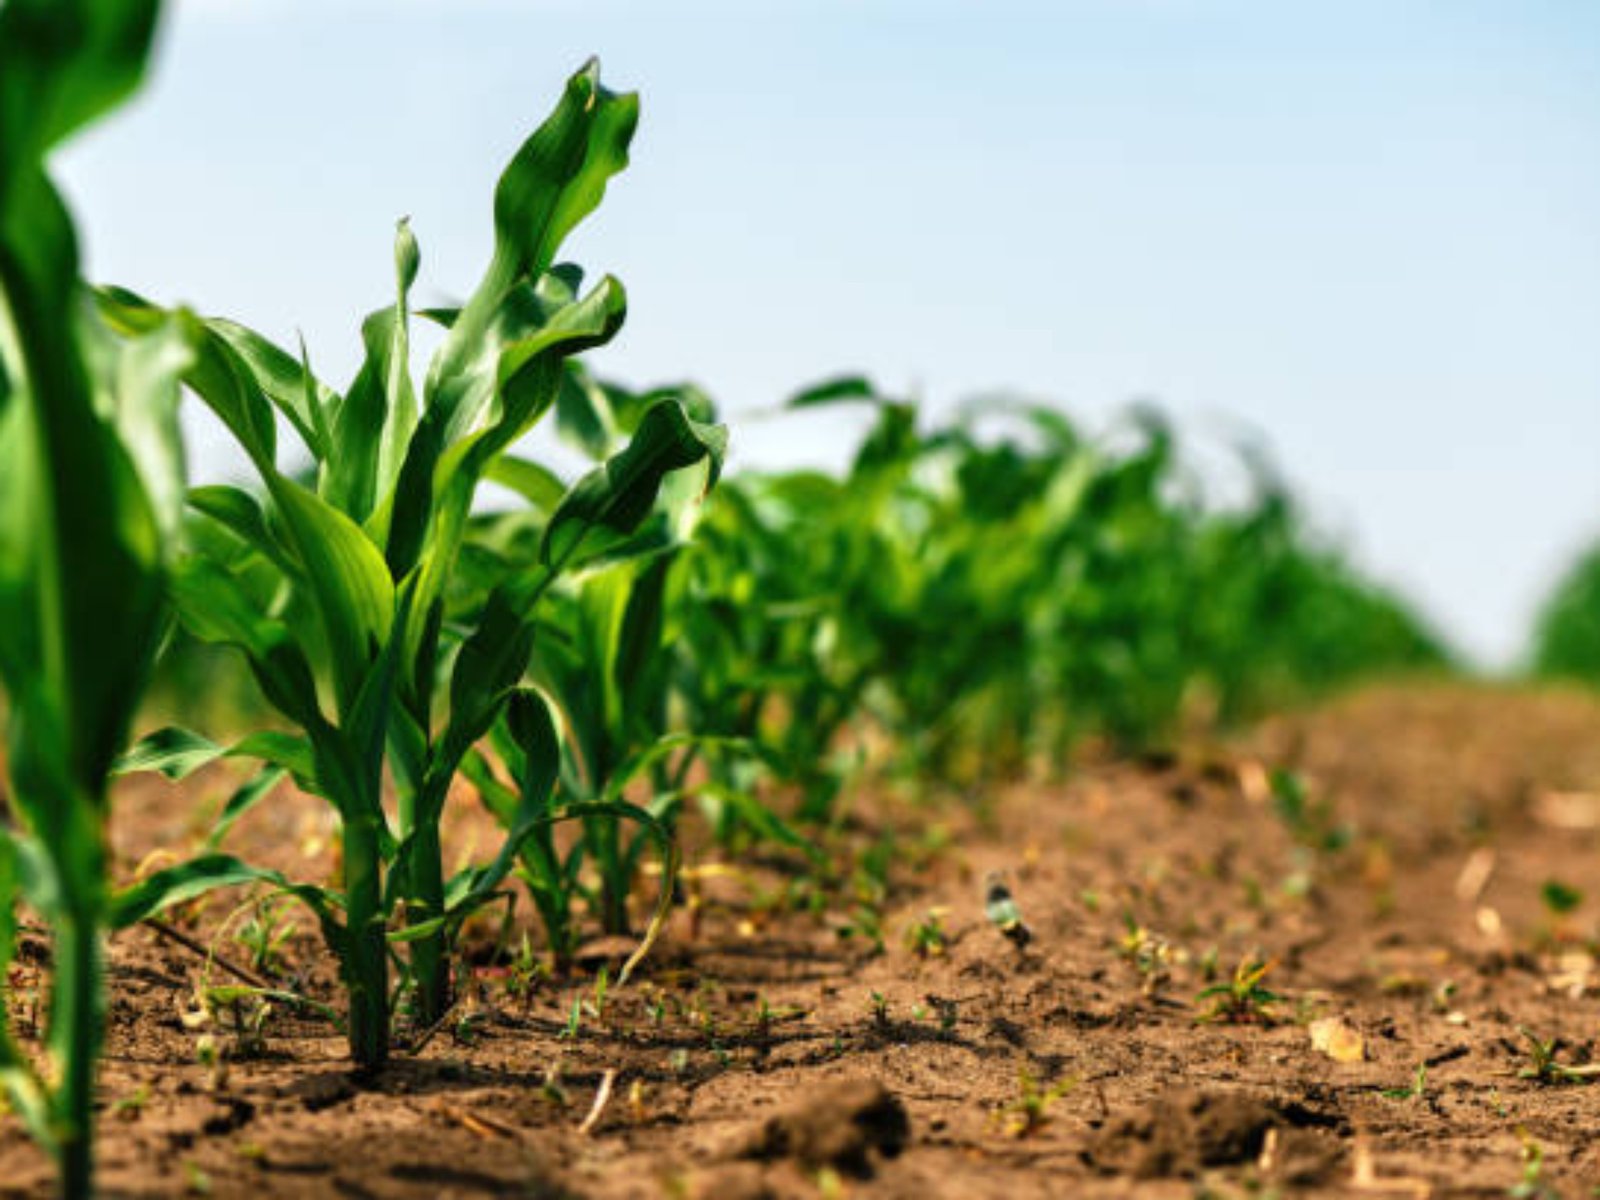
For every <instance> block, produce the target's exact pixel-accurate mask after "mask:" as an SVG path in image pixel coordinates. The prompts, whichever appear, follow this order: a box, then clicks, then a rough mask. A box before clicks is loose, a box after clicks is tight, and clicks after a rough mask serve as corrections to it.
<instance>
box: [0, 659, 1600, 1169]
mask: <svg viewBox="0 0 1600 1200" xmlns="http://www.w3.org/2000/svg"><path fill="white" fill-rule="evenodd" d="M1291 777H1292V779H1293V781H1294V788H1293V789H1292V790H1291V789H1290V788H1288V787H1287V786H1286V785H1285V784H1284V782H1283V781H1284V780H1285V779H1288V778H1291ZM208 780H209V781H210V782H209V784H208V782H207V781H208ZM223 783H225V777H224V775H222V774H220V773H219V774H216V775H212V776H203V777H201V778H200V779H199V780H198V781H197V782H196V783H194V784H193V785H192V786H188V787H185V788H183V789H174V788H171V787H168V786H166V785H163V784H160V783H152V782H150V781H148V780H142V781H135V782H132V783H130V784H129V785H128V786H126V787H125V788H124V789H123V790H122V791H121V793H120V794H119V795H118V797H117V804H116V808H115V816H114V824H115V829H114V833H115V838H116V845H117V851H118V855H119V861H120V862H122V863H123V869H124V873H125V874H132V873H133V871H134V870H135V869H136V866H137V865H138V864H139V863H140V862H141V860H142V858H143V857H144V856H145V855H147V854H149V853H150V852H151V851H153V850H154V849H155V848H157V847H163V846H166V847H172V846H182V845H185V844H187V843H188V842H190V841H193V840H195V839H196V838H198V837H203V835H204V832H205V831H204V828H203V826H204V824H205V823H206V821H207V819H208V816H207V814H208V813H209V812H210V811H212V810H211V809H210V808H208V806H210V805H214V803H215V797H214V796H213V795H212V794H211V793H210V792H208V791H207V788H208V786H210V787H211V788H213V789H217V788H220V787H221V785H222V784H223ZM223 790H225V789H223ZM964 801H965V802H963V803H957V802H954V801H952V800H950V799H949V798H942V799H941V798H939V797H935V796H912V795H906V794H902V792H901V791H900V790H896V789H885V790H882V791H878V792H874V793H873V794H871V795H863V796H861V797H858V798H857V800H856V802H855V804H854V812H853V816H852V817H851V820H850V822H849V823H848V825H847V827H846V828H845V829H844V830H842V831H841V832H840V833H839V834H838V835H837V836H836V837H834V838H833V839H832V840H830V841H829V842H828V852H829V854H830V856H831V857H833V858H834V859H836V860H838V861H839V862H840V863H842V864H844V865H843V866H842V867H840V868H839V869H838V870H837V871H836V875H835V878H834V879H833V880H832V881H831V883H830V884H828V885H827V886H822V885H820V884H818V885H815V886H811V885H808V883H807V878H806V872H807V871H808V870H809V869H810V868H808V866H807V864H806V863H805V862H804V860H803V859H798V860H797V861H794V862H790V861H788V860H786V859H781V858H776V857H774V858H773V859H772V861H770V862H768V863H766V864H765V865H764V866H763V867H762V868H760V869H750V868H746V867H743V866H741V867H740V868H739V869H738V870H737V871H734V870H731V869H726V870H721V869H715V868H717V867H719V866H720V863H719V860H718V858H717V852H716V851H715V850H714V848H704V847H702V848H700V849H699V850H696V848H695V847H694V846H693V844H692V843H693V833H692V830H691V831H689V835H688V836H689V838H690V842H691V845H690V847H689V862H690V865H691V868H692V870H691V879H693V880H696V881H698V882H695V883H694V884H693V887H692V888H690V887H688V886H686V889H685V890H686V892H692V903H691V904H689V905H686V906H684V907H682V908H680V910H679V912H678V915H677V916H676V917H675V918H674V923H673V925H672V927H671V928H670V929H669V931H668V934H667V936H666V938H665V939H664V940H663V942H662V943H661V944H660V945H659V946H658V947H657V949H656V951H655V952H654V953H653V954H652V956H651V957H650V959H649V960H648V962H647V964H646V966H645V968H644V969H643V970H642V971H641V972H640V974H639V976H638V977H636V978H635V980H634V981H632V982H630V983H629V984H628V985H627V986H626V987H622V988H618V987H616V986H615V985H614V983H608V982H607V981H609V980H613V979H614V976H615V968H616V965H617V963H618V962H619V961H620V958H621V957H622V956H623V955H625V954H626V953H627V951H628V949H629V947H628V946H626V945H622V946H607V945H604V944H602V945H599V946H596V947H592V948H591V951H592V953H591V954H590V955H589V956H588V957H587V958H586V959H585V960H584V965H583V967H582V969H581V970H580V971H579V972H577V973H576V974H575V975H574V976H573V977H572V978H569V979H552V978H550V977H549V975H548V973H547V972H544V971H541V970H540V969H539V964H538V959H537V956H536V954H535V955H532V956H530V955H527V954H524V953H523V952H521V951H519V950H518V944H519V941H520V938H521V934H520V924H519V925H517V926H516V927H514V928H513V929H512V930H511V931H510V933H509V935H506V934H505V933H504V931H502V929H500V928H499V926H500V922H499V920H498V918H496V919H494V920H485V921H484V922H482V924H481V926H480V927H477V928H474V929H473V930H471V931H470V938H471V939H472V947H471V948H472V950H473V951H474V953H473V955H470V956H469V957H470V958H471V959H472V961H473V962H475V963H476V964H477V965H476V966H475V967H474V969H473V973H472V976H471V978H469V979H467V980H466V981H465V982H464V985H463V987H462V989H461V999H460V1001H459V1002H458V1004H457V1007H456V1009H455V1010H454V1011H453V1012H452V1014H451V1015H450V1017H449V1019H448V1020H447V1021H446V1022H445V1023H444V1024H443V1025H442V1026H439V1027H437V1028H435V1029H430V1030H414V1031H411V1033H410V1035H409V1036H410V1040H411V1044H412V1045H414V1046H418V1047H420V1048H419V1049H417V1050H416V1051H415V1053H414V1054H412V1055H410V1056H402V1057H400V1058H399V1059H398V1060H397V1061H395V1062H394V1063H393V1065H391V1066H390V1067H388V1068H386V1069H385V1070H383V1071H382V1072H381V1073H378V1074H375V1075H372V1076H370V1077H361V1076H357V1075H355V1074H353V1073H352V1072H351V1071H350V1069H349V1067H348V1065H347V1063H346V1062H345V1060H344V1058H343V1054H344V1049H345V1046H344V1041H343V1039H342V1038H341V1037H340V1035H339V1033H338V1031H337V1029H336V1028H335V1027H333V1026H332V1025H331V1024H329V1023H328V1022H327V1021H326V1020H325V1019H324V1018H323V1017H321V1016H319V1015H318V1014H317V1013H316V1012H314V1011H309V1010H305V1009H302V1008H301V1007H300V1006H298V1005H297V1004H296V1003H294V1002H293V1001H292V999H290V997H289V994H290V993H298V994H305V995H308V996H311V997H313V998H317V997H324V996H332V995H333V994H334V989H333V988H332V987H331V986H330V985H331V982H332V978H333V975H332V971H333V968H332V966H331V964H329V963H327V962H325V961H322V956H321V952H320V950H319V948H318V943H317V941H316V940H315V938H314V931H313V930H312V929H311V928H310V921H309V919H308V918H306V917H305V916H304V915H303V914H299V913H296V912H295V911H294V910H293V909H292V908H289V907H284V908H283V909H282V910H281V912H277V911H276V910H274V909H271V908H262V907H260V906H250V905H242V904H241V902H242V901H243V899H244V898H243V897H242V896H239V895H237V894H234V895H232V896H229V897H213V898H212V899H211V900H210V901H208V902H206V903H204V904H203V905H201V906H199V907H196V908H195V909H194V910H192V911H190V912H188V913H181V914H179V915H178V918H177V919H175V920H174V922H173V929H172V930H171V931H169V932H161V931H157V930H154V929H151V928H149V927H140V928H136V929H134V930H131V931H128V932H126V933H124V934H121V935H119V936H118V937H117V938H115V939H114V940H113V942H112V945H111V948H110V963H109V973H110V1012H109V1014H108V1024H109V1032H108V1045H107V1055H106V1059H105V1064H104V1069H103V1072H102V1080H101V1091H102V1106H101V1130H102V1135H101V1136H102V1141H101V1149H100V1158H101V1170H102V1176H101V1179H102V1189H103V1191H104V1192H105V1194H107V1195H118V1196H174V1195H185V1194H208V1195H214V1196H253V1197H265V1196H291V1197H296V1196H306V1197H310V1196H329V1195H346V1196H375V1197H419V1198H420V1197H429V1198H432V1197H442V1196H476V1195H513V1196H540V1197H568V1196H570V1197H588V1196H593V1197H600V1198H610V1197H633V1196H638V1197H654V1196H665V1197H706V1198H708V1200H709V1198H713V1197H715V1198H718V1200H736V1198H739V1197H760V1196H777V1197H786V1196H795V1197H808V1196H819V1195H821V1196H844V1195H848V1196H885V1197H891V1196H915V1197H918V1198H919V1200H926V1198H928V1197H936V1196H937V1197H944V1196H949V1197H991V1196H992V1197H1007V1198H1011V1197H1023V1196H1045V1195H1053V1196H1054V1195H1059V1196H1065V1195H1072V1196H1084V1197H1114V1196H1141V1197H1142V1196H1150V1197H1165V1196H1172V1197H1189V1196H1194V1195H1199V1194H1204V1195H1212V1196H1219V1197H1224V1196H1246V1195H1249V1196H1259V1195H1263V1194H1268V1191H1269V1189H1270V1190H1272V1191H1274V1192H1275V1194H1278V1195H1304V1196H1351V1195H1356V1196H1362V1195H1370V1196H1416V1197H1424V1196H1434V1197H1451V1196H1503V1195H1517V1196H1524V1197H1539V1196H1559V1195H1571V1194H1578V1193H1577V1191H1575V1189H1579V1188H1582V1189H1587V1188H1588V1187H1590V1186H1592V1185H1594V1184H1595V1183H1600V1143H1597V1142H1596V1141H1595V1139H1594V1138H1593V1131H1594V1129H1595V1128H1596V1126H1597V1118H1600V1088H1596V1087H1593V1086H1591V1085H1590V1079H1591V1078H1592V1076H1593V1075H1594V1072H1591V1071H1585V1070H1583V1068H1584V1067H1586V1066H1589V1065H1591V1063H1592V1062H1593V1061H1594V1060H1596V1059H1600V1030H1597V1028H1596V1023H1595V1015H1596V989H1597V987H1600V971H1597V968H1596V953H1597V940H1596V918H1597V916H1600V904H1597V900H1600V897H1597V896H1596V894H1595V893H1596V890H1597V887H1596V884H1595V883H1594V865H1595V863H1596V862H1597V851H1600V702H1596V701H1595V700H1593V699H1591V698H1587V697H1584V696H1582V695H1579V694H1577V693H1566V692H1551V691H1544V692H1517V691H1511V690H1498V689H1491V688H1470V687H1462V686H1441V685H1427V686H1424V685H1410V686H1403V687H1402V686H1395V687H1391V688H1387V689H1379V690H1370V691H1366V692H1362V693H1358V694H1355V695H1352V696H1349V697H1347V698H1345V699H1343V700H1341V701H1338V702H1335V703H1332V704H1329V705H1327V706H1324V707H1322V708H1320V709H1318V710H1315V711H1312V712H1308V713H1304V714H1296V715H1290V716H1285V717H1281V718H1278V719H1276V720H1273V721H1270V722H1267V723H1265V724H1264V725H1262V726H1260V727H1259V728H1257V729H1256V730H1254V731H1253V732H1251V733H1249V734H1247V735H1244V736H1241V737H1239V738H1236V739H1233V740H1230V741H1228V742H1226V743H1212V742H1203V743H1197V744H1192V745H1185V746H1183V747H1182V748H1181V749H1180V750H1178V751H1176V752H1175V753H1174V754H1172V755H1170V756H1168V757H1165V758H1162V759H1160V760H1147V761H1143V762H1138V763H1128V762H1119V761H1114V760H1110V759H1096V758H1095V757H1094V756H1093V755H1089V756H1086V758H1085V760H1084V761H1082V762H1080V763H1079V764H1077V765H1075V766H1074V767H1073V768H1072V769H1071V771H1070V772H1068V774H1067V778H1066V780H1065V782H1063V783H1059V784H1056V783H1015V784H1010V785H1006V786H1004V787H997V788H995V789H993V790H992V791H987V792H983V793H981V794H975V795H970V796H967V797H964ZM470 807H471V803H470V801H468V800H465V798H464V803H463V809H466V808H470ZM295 811H296V810H295V808H294V806H293V804H292V803H286V804H284V805H282V806H272V810H271V813H270V814H268V813H266V812H265V811H263V812H262V813H261V814H258V815H257V814H253V816H252V819H255V820H259V821H260V822H262V825H261V827H259V828H256V827H252V826H251V825H250V824H249V822H246V823H244V824H242V825H241V826H240V827H239V829H238V830H237V831H236V835H235V836H236V837H237V839H238V841H239V844H240V845H239V848H240V850H241V852H242V853H243V854H244V855H245V856H246V857H250V858H252V860H254V861H262V862H267V863H272V865H276V866H280V867H282V868H283V869H285V870H286V871H288V872H290V873H291V874H304V875H309V874H311V873H313V871H322V870H326V869H327V866H328V860H327V857H326V856H327V855H328V853H329V849H328V847H329V844H330V842H329V839H328V837H327V832H328V831H327V829H326V828H325V826H323V825H322V824H320V823H319V822H321V821H322V819H323V818H322V817H321V810H320V808H319V807H318V806H317V805H316V804H315V803H313V802H307V803H306V804H305V805H304V807H303V809H302V810H301V811H303V812H304V814H305V818H304V824H303V825H301V826H294V825H292V824H291V825H289V826H288V827H284V826H283V825H282V824H281V823H282V822H284V821H285V819H286V818H285V817H284V815H283V814H284V813H285V812H290V813H293V812H295ZM288 820H290V821H291V822H292V821H293V818H292V817H291V818H288ZM267 821H272V822H276V823H278V824H277V826H276V827H274V828H268V827H266V825H265V822H267ZM886 839H887V840H886ZM285 845H287V846H288V847H289V848H288V849H285V848H284V847H285ZM883 845H887V846H889V847H890V854H889V855H888V862H889V870H888V875H887V879H886V880H877V881H876V882H875V881H874V880H872V879H861V878H858V877H857V876H858V875H860V872H859V871H854V872H853V871H852V870H851V868H850V860H851V856H852V855H858V856H860V855H864V854H865V852H866V851H867V850H869V849H871V848H872V847H875V846H883ZM459 849H461V850H463V851H465V850H467V849H470V847H469V846H468V847H460V848H459ZM295 856H299V857H298V860H296V858H295ZM146 865H148V864H146ZM995 879H999V880H1003V881H1004V884H1005V888H1006V889H1007V890H1009V893H1010V896H1011V900H1012V902H1013V905H1014V909H1015V912H1016V914H1017V915H1018V918H1019V919H1020V920H1022V921H1025V923H1026V929H1027V930H1028V933H1029V936H1027V937H1019V936H1015V933H1014V930H1013V931H1008V930H1007V929H1005V928H1002V927H1001V925H999V924H997V923H996V920H995V919H994V918H993V914H992V913H990V912H986V900H992V899H993V894H992V893H993V881H994V880H995ZM1551 884H1555V885H1557V886H1556V888H1555V889H1552V888H1551V887H1550V886H1549V885H1551ZM990 907H992V905H991V906H990ZM275 912H276V920H277V921H278V926H277V928H276V929H274V928H273V925H272V921H273V919H274V913H275ZM1008 919H1009V918H1008ZM519 921H520V916H519ZM252 922H254V927H253V930H252V933H251V935H250V936H249V937H248V938H242V937H241V930H242V929H243V928H244V927H246V926H247V925H250V924H251V923H252ZM291 926H292V927H291ZM171 933H176V934H177V935H178V938H181V939H183V940H178V938H175V937H173V936H171ZM274 937H276V939H277V940H276V941H274ZM185 942H192V943H195V944H197V945H199V946H200V947H202V948H207V947H209V948H210V949H211V950H212V951H213V952H214V953H215V955H216V961H214V962H212V963H210V965H209V967H208V964H207V959H206V958H205V956H203V955H201V954H197V953H196V952H195V950H194V949H192V948H190V946H189V945H186V944H185ZM251 947H254V948H255V949H254V951H251V950H250V948H251ZM533 949H534V950H535V951H536V950H537V947H536V946H535V947H534V948H533ZM230 967H232V968H237V969H238V970H239V971H240V972H242V973H244V974H247V975H249V976H251V977H256V976H260V977H262V978H264V979H265V980H266V981H268V982H271V983H272V985H273V989H274V991H275V992H281V993H283V995H281V996H277V995H275V996H272V997H269V998H267V999H265V1000H263V999H261V998H260V997H259V996H257V995H253V994H251V992H250V990H249V989H248V988H245V987H242V986H239V985H240V980H239V979H237V978H234V977H233V976H230V975H229V974H228V973H227V971H228V968H230ZM602 970H604V971H605V972H606V975H604V976H602V974H601V971H602ZM48 971H49V962H48V953H47V950H46V949H45V945H44V943H40V944H38V945H34V944H33V943H32V942H29V941H28V940H27V939H26V938H25V939H24V945H23V946H22V948H21V952H20V953H19V956H18V961H17V963H16V964H14V966H13V968H12V977H11V979H10V980H9V988H8V1001H9V1003H10V1005H11V1010H12V1014H13V1021H14V1023H15V1027H16V1028H17V1029H18V1030H19V1031H20V1032H21V1034H22V1035H24V1036H26V1035H28V1033H29V1032H30V1030H31V1029H32V1028H34V1027H35V1024H36V1023H37V1021H38V1020H39V1019H40V1013H39V1008H40V1005H41V1004H42V1002H43V998H44V996H45V995H46V994H47V984H48ZM1202 993H1207V995H1206V996H1204V997H1202ZM1314 1024H1315V1026H1316V1028H1315V1029H1313V1025H1314ZM0 1129H3V1131H4V1132H3V1136H0V1194H4V1195H17V1196H34V1195H45V1194H48V1193H49V1190H50V1186H51V1182H50V1181H51V1178H52V1176H51V1172H50V1170H49V1166H48V1163H47V1161H46V1160H45V1158H44V1157H43V1156H42V1155H41V1154H40V1152H39V1151H38V1150H37V1149H36V1148H34V1147H33V1146H32V1145H31V1144H30V1143H29V1142H28V1141H27V1139H26V1138H25V1137H24V1136H23V1134H22V1131H21V1129H20V1127H19V1126H18V1125H17V1123H16V1121H15V1119H14V1118H11V1117H6V1118H4V1119H3V1125H0ZM1583 1194H1587V1191H1586V1190H1585V1191H1584V1192H1583Z"/></svg>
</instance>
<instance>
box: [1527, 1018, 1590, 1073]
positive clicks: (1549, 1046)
mask: <svg viewBox="0 0 1600 1200" xmlns="http://www.w3.org/2000/svg"><path fill="white" fill-rule="evenodd" d="M1517 1032H1518V1033H1520V1034H1521V1035H1522V1038H1523V1040H1524V1041H1525V1042H1527V1043H1528V1060H1529V1061H1528V1065H1527V1066H1525V1067H1523V1068H1522V1070H1520V1071H1518V1072H1517V1078H1518V1079H1532V1080H1535V1081H1536V1082H1538V1083H1589V1082H1591V1081H1592V1080H1594V1079H1596V1078H1600V1063H1591V1064H1588V1065H1585V1066H1581V1067H1569V1066H1567V1065H1566V1064H1564V1063H1559V1062H1557V1061H1556V1051H1557V1050H1558V1049H1560V1046H1561V1039H1560V1038H1550V1039H1549V1040H1548V1041H1546V1040H1545V1039H1544V1038H1541V1037H1539V1035H1538V1034H1536V1033H1534V1032H1533V1030H1531V1029H1529V1028H1528V1027H1527V1026H1525V1025H1518V1026H1517Z"/></svg>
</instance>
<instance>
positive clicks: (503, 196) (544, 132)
mask: <svg viewBox="0 0 1600 1200" xmlns="http://www.w3.org/2000/svg"><path fill="white" fill-rule="evenodd" d="M638 122H639V99H638V97H637V96H635V95H633V94H631V93H629V94H626V95H618V94H616V93H613V92H610V91H607V90H606V89H605V88H604V87H602V86H601V84H600V63H599V60H597V59H590V60H589V62H587V63H586V64H584V66H583V67H582V68H581V69H580V70H579V71H578V72H577V73H576V74H574V75H573V76H572V78H571V79H569V80H568V81H567V86H566V91H565V93H564V94H563V95H562V98H561V102H560V103H559V104H558V105H557V106H556V110H555V112H554V113H552V114H551V115H550V117H549V118H548V119H546V121H545V122H544V124H543V125H541V126H540V127H539V128H538V129H537V130H536V131H535V132H534V133H533V135H532V136H531V137H530V138H528V140H527V141H526V142H524V143H523V144H522V147H521V149H519V150H518V151H517V153H516V155H515V156H514V157H513V158H512V160H511V163H510V165H509V166H507V167H506V170H505V173H504V174H503V175H501V177H500V182H499V184H498V186H497V187H496V188H495V194H494V228H495V259H496V261H497V262H503V263H504V267H503V269H504V270H507V271H508V272H509V273H510V274H511V276H512V277H513V278H515V277H519V276H526V275H532V276H537V275H539V274H541V273H542V272H543V271H545V270H546V269H547V268H548V267H549V266H550V264H551V263H552V262H554V261H555V255H556V251H557V249H558V248H559V247H560V245H561V243H562V242H563V241H564V240H565V239H566V236H567V234H568V233H570V232H571V231H572V230H573V228H574V227H575V226H576V225H577V224H578V222H580V221H582V220H583V218H584V217H586V216H588V215H589V213H591V212H593V211H594V209H595V208H596V207H597V206H598V205H599V203H600V200H601V198H602V197H603V196H604V195H605V190H606V184H607V182H608V181H609V180H610V178H611V176H613V175H615V174H617V173H618V172H619V171H621V170H622V169H623V168H625V167H626V166H627V165H628V143H629V142H630V141H632V139H633V133H634V129H635V127H636V126H637V125H638Z"/></svg>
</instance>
